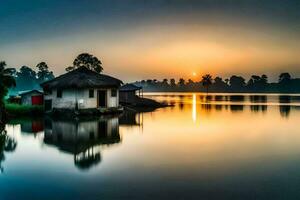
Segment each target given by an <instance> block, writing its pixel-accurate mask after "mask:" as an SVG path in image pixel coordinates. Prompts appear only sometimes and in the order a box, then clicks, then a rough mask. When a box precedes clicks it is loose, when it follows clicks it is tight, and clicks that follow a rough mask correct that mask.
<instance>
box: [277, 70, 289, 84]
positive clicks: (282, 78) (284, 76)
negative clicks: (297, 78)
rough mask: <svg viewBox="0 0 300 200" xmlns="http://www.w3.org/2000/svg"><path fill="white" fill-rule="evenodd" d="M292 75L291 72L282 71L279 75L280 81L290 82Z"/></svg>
mask: <svg viewBox="0 0 300 200" xmlns="http://www.w3.org/2000/svg"><path fill="white" fill-rule="evenodd" d="M291 78H292V77H291V75H290V74H289V73H286V72H285V73H282V74H280V75H279V83H288V82H290V81H291Z"/></svg>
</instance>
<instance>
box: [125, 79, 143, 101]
mask: <svg viewBox="0 0 300 200" xmlns="http://www.w3.org/2000/svg"><path fill="white" fill-rule="evenodd" d="M141 91H142V87H139V86H136V85H134V84H132V83H130V84H129V83H128V84H125V85H123V86H122V87H120V102H122V103H132V102H135V100H136V99H137V98H138V97H140V96H141ZM142 95H143V93H142Z"/></svg>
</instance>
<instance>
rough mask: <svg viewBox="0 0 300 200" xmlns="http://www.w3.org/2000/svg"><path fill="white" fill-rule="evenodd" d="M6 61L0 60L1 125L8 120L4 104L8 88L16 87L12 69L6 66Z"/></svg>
mask: <svg viewBox="0 0 300 200" xmlns="http://www.w3.org/2000/svg"><path fill="white" fill-rule="evenodd" d="M5 66H6V63H5V62H4V61H1V62H0V125H1V124H3V123H4V121H5V120H6V111H5V104H4V97H5V96H6V95H7V92H8V88H10V87H15V86H16V81H15V79H14V77H13V76H12V75H11V70H10V69H9V68H5Z"/></svg>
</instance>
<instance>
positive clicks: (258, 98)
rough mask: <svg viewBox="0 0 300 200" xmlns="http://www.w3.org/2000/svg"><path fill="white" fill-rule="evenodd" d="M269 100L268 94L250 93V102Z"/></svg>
mask: <svg viewBox="0 0 300 200" xmlns="http://www.w3.org/2000/svg"><path fill="white" fill-rule="evenodd" d="M267 100H268V99H267V96H266V95H250V102H252V103H266V102H267Z"/></svg>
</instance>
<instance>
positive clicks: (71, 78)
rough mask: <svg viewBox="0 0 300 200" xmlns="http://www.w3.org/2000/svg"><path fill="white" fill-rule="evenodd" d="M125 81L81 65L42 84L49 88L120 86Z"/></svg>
mask: <svg viewBox="0 0 300 200" xmlns="http://www.w3.org/2000/svg"><path fill="white" fill-rule="evenodd" d="M122 83H123V82H122V81H121V80H119V79H116V78H113V77H111V76H108V75H104V74H99V73H97V72H94V71H92V70H90V69H88V68H86V67H80V68H78V69H75V70H73V71H71V72H68V73H65V74H63V75H61V76H58V77H56V78H54V79H52V80H50V81H47V82H44V83H42V84H41V86H42V87H43V88H47V89H54V88H59V89H65V88H108V87H119V86H120V85H121V84H122Z"/></svg>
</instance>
